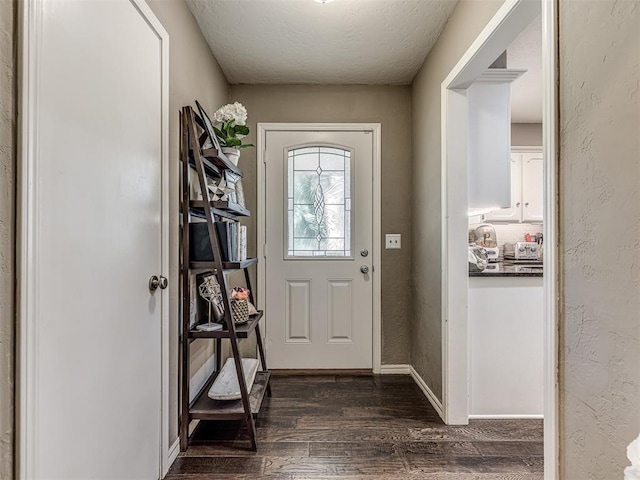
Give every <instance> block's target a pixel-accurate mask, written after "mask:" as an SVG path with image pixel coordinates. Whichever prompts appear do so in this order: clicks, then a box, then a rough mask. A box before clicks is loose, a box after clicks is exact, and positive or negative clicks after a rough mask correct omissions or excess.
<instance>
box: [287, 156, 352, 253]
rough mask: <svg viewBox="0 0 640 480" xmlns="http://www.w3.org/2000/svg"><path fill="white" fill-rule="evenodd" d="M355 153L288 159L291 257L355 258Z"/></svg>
mask: <svg viewBox="0 0 640 480" xmlns="http://www.w3.org/2000/svg"><path fill="white" fill-rule="evenodd" d="M351 161H352V158H351V150H346V149H343V148H336V147H323V146H313V147H301V148H295V149H291V150H289V151H288V154H287V228H286V240H287V241H286V245H287V251H286V253H287V257H350V256H351V223H352V218H351V185H352V184H351V180H352V179H351Z"/></svg>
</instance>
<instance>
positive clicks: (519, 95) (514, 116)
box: [507, 17, 542, 123]
mask: <svg viewBox="0 0 640 480" xmlns="http://www.w3.org/2000/svg"><path fill="white" fill-rule="evenodd" d="M507 66H508V67H509V68H515V69H520V68H522V69H526V70H527V73H525V74H524V75H522V76H521V77H520V78H519V79H518V80H516V81H515V82H514V83H513V85H512V86H511V121H512V122H514V123H541V122H542V20H541V18H540V17H538V18H537V19H536V20H534V21H533V22H532V23H531V25H529V27H528V28H527V29H526V30H525V31H524V32H522V34H521V35H520V36H519V37H518V38H517V39H515V40H514V41H513V43H512V44H511V45H510V46H509V48H508V49H507Z"/></svg>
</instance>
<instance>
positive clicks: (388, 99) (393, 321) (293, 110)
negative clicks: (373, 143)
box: [230, 85, 413, 364]
mask: <svg viewBox="0 0 640 480" xmlns="http://www.w3.org/2000/svg"><path fill="white" fill-rule="evenodd" d="M230 100H232V101H239V102H241V103H243V104H244V105H245V106H246V107H247V109H248V112H249V128H250V129H251V136H250V137H249V139H248V141H250V142H251V143H256V139H255V131H256V123H257V122H375V123H378V122H379V123H381V124H382V180H383V183H382V234H383V235H384V234H385V233H401V234H402V240H403V241H402V250H383V251H382V363H383V364H396V363H408V361H409V317H410V312H411V305H410V302H411V299H410V292H409V290H408V288H407V286H408V284H409V271H410V269H411V253H412V251H413V249H412V246H411V131H410V123H411V90H410V88H409V87H406V86H405V87H391V86H358V85H351V86H305V85H271V86H266V85H233V86H232V87H231V95H230ZM255 164H256V152H255V149H248V150H243V152H242V157H241V159H240V167H241V168H242V171H243V172H244V173H245V180H244V181H243V183H244V184H245V192H246V193H247V194H248V195H247V206H248V208H249V209H251V210H252V211H254V212H255V210H256V195H255V192H256V188H255V185H256V169H255ZM248 224H249V225H250V231H251V232H254V233H253V234H252V235H251V242H250V244H249V249H250V252H251V253H255V232H256V228H255V217H252V218H251V220H250V223H248ZM383 244H384V243H383Z"/></svg>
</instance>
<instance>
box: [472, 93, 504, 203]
mask: <svg viewBox="0 0 640 480" xmlns="http://www.w3.org/2000/svg"><path fill="white" fill-rule="evenodd" d="M510 89H511V86H510V84H509V83H497V84H492V83H474V84H473V85H472V86H471V87H469V89H468V90H467V104H468V122H467V129H468V130H467V140H468V147H467V151H468V158H467V161H468V162H467V167H468V204H469V210H471V211H473V210H476V209H487V208H500V207H508V206H509V205H510V204H511V201H510V199H511V193H510V192H509V189H510V183H511V179H510V175H509V155H510V145H511V102H510Z"/></svg>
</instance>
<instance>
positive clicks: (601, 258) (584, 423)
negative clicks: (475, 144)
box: [559, 0, 640, 480]
mask: <svg viewBox="0 0 640 480" xmlns="http://www.w3.org/2000/svg"><path fill="white" fill-rule="evenodd" d="M559 15H560V32H559V37H560V188H559V190H560V222H561V228H560V232H561V254H560V256H561V262H562V280H561V282H562V316H561V340H560V345H561V363H560V374H561V379H560V385H561V389H560V394H561V397H560V399H561V400H560V414H561V431H560V448H561V459H562V460H561V469H562V474H561V477H560V478H562V479H566V480H582V479H614V478H622V469H623V468H624V466H625V465H628V464H629V462H628V460H627V459H626V453H625V449H626V445H627V444H628V443H629V442H630V441H631V440H632V439H633V438H635V437H636V436H637V435H638V433H640V102H639V97H640V91H639V84H640V2H639V1H637V0H632V1H622V2H615V3H613V2H603V1H599V0H596V1H585V0H573V1H561V2H560V11H559ZM593 32H597V34H591V33H593Z"/></svg>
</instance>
